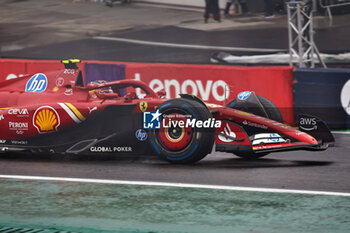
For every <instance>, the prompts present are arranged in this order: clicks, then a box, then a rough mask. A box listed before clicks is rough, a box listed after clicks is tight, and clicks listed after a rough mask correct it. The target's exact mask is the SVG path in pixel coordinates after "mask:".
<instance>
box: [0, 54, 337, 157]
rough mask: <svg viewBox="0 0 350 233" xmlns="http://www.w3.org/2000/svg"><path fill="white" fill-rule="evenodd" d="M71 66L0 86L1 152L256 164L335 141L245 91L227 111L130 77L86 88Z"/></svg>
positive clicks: (321, 126) (310, 121)
mask: <svg viewBox="0 0 350 233" xmlns="http://www.w3.org/2000/svg"><path fill="white" fill-rule="evenodd" d="M76 62H77V61H75V60H72V59H71V60H64V61H62V63H64V66H65V67H63V65H62V70H54V71H49V72H44V73H36V74H33V75H27V76H23V77H20V78H16V79H11V80H6V81H3V82H1V83H0V128H1V131H0V151H1V152H3V153H8V152H17V153H33V154H37V153H46V154H55V155H60V154H62V155H73V156H74V155H89V154H99V153H101V154H102V153H103V154H118V153H123V154H128V153H129V154H157V155H159V156H161V157H162V158H164V159H165V160H167V161H169V162H171V163H194V162H197V161H199V160H201V159H202V158H204V157H205V156H206V155H208V154H209V153H211V152H212V150H213V147H214V145H215V150H216V151H221V152H228V153H232V154H235V155H237V156H239V157H242V158H245V159H257V158H260V157H262V156H265V155H267V154H269V153H271V152H279V151H290V150H314V151H318V150H325V149H327V148H328V147H329V146H332V145H333V144H334V138H333V136H332V134H331V133H330V131H329V129H328V127H327V126H326V125H325V123H324V122H323V121H321V120H320V119H318V118H316V117H313V116H308V115H301V116H299V119H298V120H297V122H298V124H299V125H298V128H299V129H296V128H297V127H291V126H288V125H286V124H284V123H283V119H282V116H281V113H280V111H279V110H278V108H277V107H276V106H275V105H274V104H273V103H272V102H271V101H269V100H268V99H266V98H264V97H261V96H257V95H255V93H254V92H251V91H246V92H242V93H240V94H238V97H237V98H236V99H234V100H233V101H231V102H230V103H229V104H227V105H226V106H222V105H217V104H211V103H207V102H204V101H202V100H201V99H199V98H198V97H196V96H193V95H189V94H182V95H181V97H180V98H174V99H166V98H164V97H165V94H166V93H165V92H164V91H160V92H157V93H155V92H154V91H153V90H152V89H151V88H150V87H149V86H147V85H146V84H145V83H143V82H141V81H137V80H119V81H112V82H106V81H103V80H101V81H94V82H91V83H88V84H86V85H85V84H84V78H83V75H82V72H81V70H79V68H78V66H77V63H76ZM136 93H139V94H138V95H137V94H136ZM140 93H141V94H140Z"/></svg>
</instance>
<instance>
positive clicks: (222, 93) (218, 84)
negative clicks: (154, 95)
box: [135, 73, 230, 101]
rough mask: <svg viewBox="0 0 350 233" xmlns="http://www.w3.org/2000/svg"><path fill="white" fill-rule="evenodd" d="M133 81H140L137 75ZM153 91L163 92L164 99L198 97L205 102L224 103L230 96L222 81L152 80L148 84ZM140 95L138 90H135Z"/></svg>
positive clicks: (226, 86) (227, 86) (225, 84)
mask: <svg viewBox="0 0 350 233" xmlns="http://www.w3.org/2000/svg"><path fill="white" fill-rule="evenodd" d="M135 80H141V75H140V74H139V73H136V74H135ZM148 85H149V87H150V88H151V89H152V90H153V91H154V92H158V91H160V90H165V92H166V98H175V97H177V96H178V95H179V94H185V93H186V94H192V95H198V96H199V97H201V99H202V100H204V101H207V100H209V99H211V98H214V99H215V100H216V101H224V100H225V99H228V98H229V96H230V89H229V85H227V83H226V82H225V81H223V80H215V81H214V80H191V79H186V80H184V81H183V82H181V81H178V80H176V79H164V80H163V79H152V80H151V81H150V82H149V83H148ZM137 91H138V93H137V95H140V94H141V93H140V90H137Z"/></svg>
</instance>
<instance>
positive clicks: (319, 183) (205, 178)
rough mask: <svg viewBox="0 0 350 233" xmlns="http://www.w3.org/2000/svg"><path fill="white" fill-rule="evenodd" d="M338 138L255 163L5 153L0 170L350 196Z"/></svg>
mask: <svg viewBox="0 0 350 233" xmlns="http://www.w3.org/2000/svg"><path fill="white" fill-rule="evenodd" d="M335 136H336V146H335V147H333V148H329V149H328V150H326V151H322V152H309V151H293V152H280V153H273V154H270V155H268V156H266V157H264V158H262V159H259V160H255V161H249V160H243V159H240V158H237V157H235V156H233V155H231V154H228V153H216V152H214V153H212V154H210V155H208V156H207V157H206V158H205V159H204V160H202V161H200V162H199V163H197V164H194V165H173V164H169V163H167V162H165V161H163V160H161V159H160V158H158V157H157V156H148V155H144V156H130V155H119V156H118V155H113V156H112V155H107V156H106V155H103V156H99V155H96V156H89V157H85V158H84V157H82V158H76V159H74V158H60V157H58V158H50V156H48V155H40V156H39V155H18V154H17V155H15V154H3V155H1V157H0V171H1V175H26V176H45V177H70V178H92V179H108V180H131V181H156V182H171V183H189V184H210V185H226V186H243V187H260V188H281V189H297V190H316V191H335V192H350V181H349V171H350V156H349V149H350V147H349V145H350V135H349V134H335Z"/></svg>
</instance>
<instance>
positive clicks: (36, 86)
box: [26, 73, 47, 92]
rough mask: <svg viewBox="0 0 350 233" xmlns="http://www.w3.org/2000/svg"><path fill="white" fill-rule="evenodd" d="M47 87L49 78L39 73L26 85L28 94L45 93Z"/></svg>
mask: <svg viewBox="0 0 350 233" xmlns="http://www.w3.org/2000/svg"><path fill="white" fill-rule="evenodd" d="M46 87H47V77H46V76H45V74H42V73H38V74H35V75H33V76H32V77H31V78H30V79H29V80H28V82H27V84H26V92H43V91H45V90H46Z"/></svg>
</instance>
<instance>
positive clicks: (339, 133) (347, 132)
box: [332, 131, 350, 134]
mask: <svg viewBox="0 0 350 233" xmlns="http://www.w3.org/2000/svg"><path fill="white" fill-rule="evenodd" d="M332 133H339V134H350V132H339V131H332Z"/></svg>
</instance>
